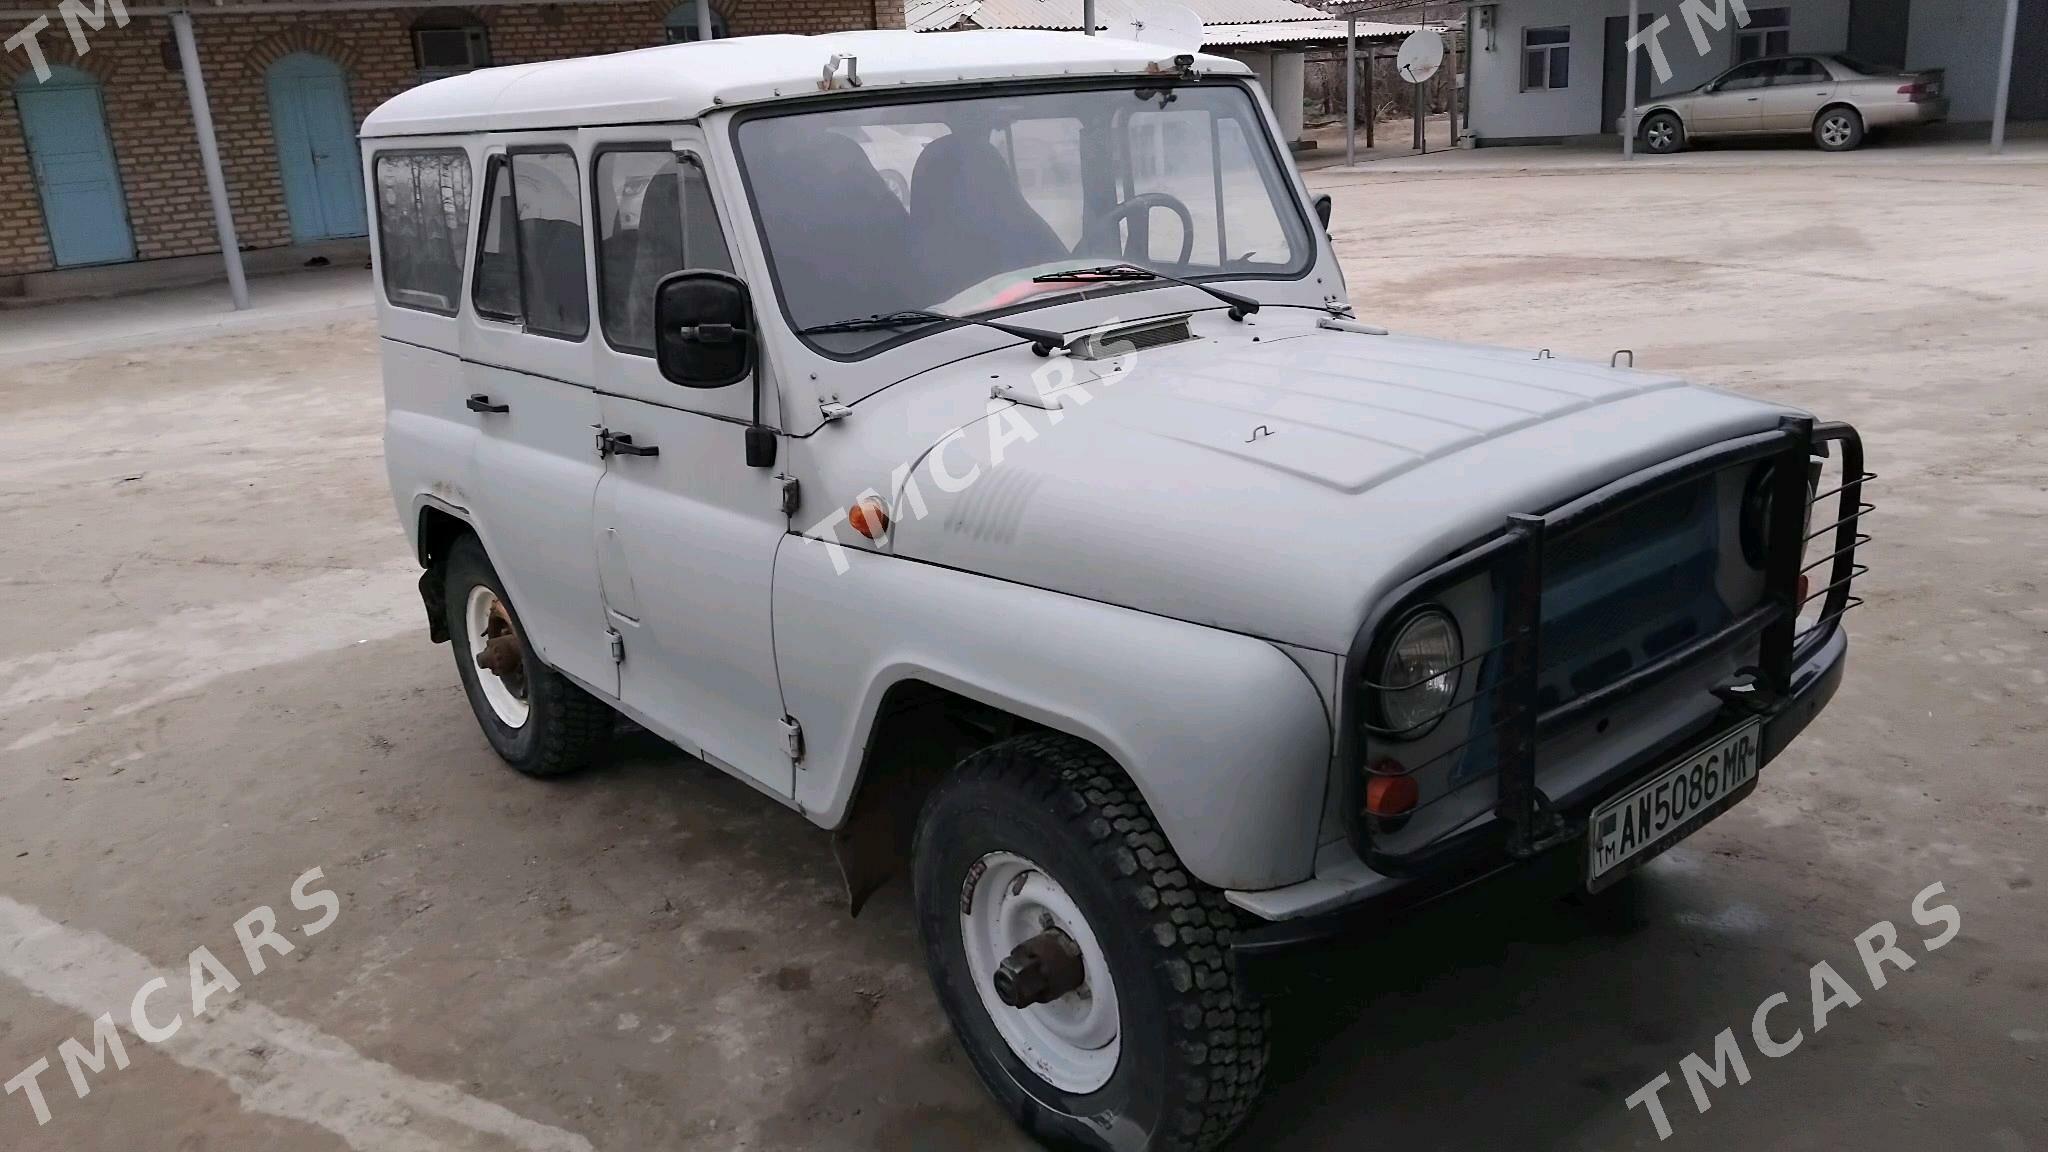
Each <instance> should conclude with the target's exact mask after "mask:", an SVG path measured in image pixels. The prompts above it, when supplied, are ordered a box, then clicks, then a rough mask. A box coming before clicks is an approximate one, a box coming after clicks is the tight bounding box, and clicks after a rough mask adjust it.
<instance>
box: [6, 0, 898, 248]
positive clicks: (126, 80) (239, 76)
mask: <svg viewBox="0 0 2048 1152" xmlns="http://www.w3.org/2000/svg"><path fill="white" fill-rule="evenodd" d="M422 7H425V6H424V5H422ZM669 7H670V5H669V4H667V3H663V2H661V0H652V2H649V0H623V2H621V3H618V4H603V5H589V6H582V5H578V6H548V5H508V6H495V7H481V8H477V9H474V10H473V11H474V12H475V14H476V15H477V16H478V18H479V19H481V20H482V21H483V23H484V24H485V25H486V26H487V27H488V28H489V29H490V46H491V59H492V61H493V62H494V63H497V64H517V63H523V62H526V61H532V60H545V59H553V58H557V57H565V56H580V55H590V54H595V53H603V52H617V51H622V50H625V49H629V48H639V47H645V46H647V45H650V44H659V43H661V42H662V41H663V39H664V32H663V18H664V17H665V16H666V14H667V12H668V9H669ZM717 7H718V10H719V12H720V13H721V14H722V15H723V16H724V17H725V19H726V23H727V27H728V29H729V30H730V31H731V33H732V34H733V35H748V34H752V33H761V32H830V31H838V30H841V29H846V28H866V27H870V26H872V24H873V23H874V22H875V21H876V20H877V17H878V16H879V22H880V23H881V24H882V25H883V26H885V27H899V28H900V27H902V25H903V4H902V0H721V2H720V3H718V5H717ZM50 9H51V26H50V27H49V28H47V29H45V30H44V31H43V32H42V34H41V35H40V36H39V37H38V42H39V43H40V44H41V46H42V48H43V52H44V54H45V56H46V57H47V58H48V59H49V60H50V62H51V63H53V64H57V63H66V64H71V65H73V66H75V67H78V68H81V69H83V70H85V71H87V72H90V73H92V74H93V75H95V76H97V77H99V78H100V82H101V89H102V97H103V100H104V103H105V105H106V114H107V131H108V135H109V137H110V138H111V140H112V142H113V148H114V156H115V160H116V162H117V164H118V166H119V168H120V172H121V178H122V182H123V185H124V187H125V189H126V193H127V199H128V216H129V220H130V223H131V225H132V227H133V229H134V233H135V245H136V253H137V256H138V258H140V259H143V260H154V259H162V258H165V257H173V256H194V255H202V254H207V253H212V252H218V251H219V250H220V246H219V241H218V239H217V238H216V236H215V233H214V228H213V215H212V208H211V205H210V203H209V201H208V199H207V192H206V180H205V176H204V173H203V172H202V171H201V168H200V163H199V148H198V144H197V142H196V141H195V139H194V137H193V131H192V115H191V110H190V108H189V107H188V105H187V103H186V100H185V86H184V79H183V77H182V75H181V74H180V73H179V72H178V71H176V70H175V69H174V68H170V67H166V63H165V61H166V57H165V52H166V50H167V49H166V45H167V44H168V42H169V41H170V38H171V31H170V25H169V22H168V20H166V19H164V18H162V17H144V16H136V17H133V18H132V19H131V20H130V22H129V24H128V26H127V27H126V28H117V27H116V26H115V25H114V24H113V23H112V22H111V20H109V22H108V23H107V25H106V27H104V28H103V29H101V30H100V31H97V32H94V31H92V30H91V29H90V28H89V27H88V28H86V29H85V31H86V33H87V40H88V44H89V46H90V51H88V52H87V53H86V54H85V55H84V56H82V57H78V56H75V55H74V53H73V49H72V46H71V41H70V36H69V35H68V34H67V32H66V31H65V26H64V22H63V21H62V20H61V19H60V18H58V17H57V16H56V5H55V3H54V0H52V3H51V4H50ZM419 14H420V9H392V8H382V9H369V10H353V11H337V12H335V13H333V14H331V15H330V14H324V13H312V14H262V13H254V14H252V13H242V12H221V11H217V10H216V11H208V10H207V9H205V8H200V9H198V10H197V12H196V14H195V16H194V17H193V24H194V28H195V31H196V33H197V38H198V42H199V56H200V62H201V65H202V66H203V67H204V68H205V71H206V83H207V88H208V95H209V97H210V99H211V102H212V105H213V117H214V125H215V130H216V132H217V134H218V136H219V139H220V148H221V162H222V167H223V169H224V170H225V173H226V176H227V184H228V198H229V201H230V203H231V204H232V205H233V207H234V213H235V226H236V228H237V230H238V233H239V236H240V240H241V243H242V246H243V247H244V248H268V247H275V246H280V245H286V244H289V243H291V221H290V218H289V217H288V216H287V214H286V209H285V200H284V187H283V183H282V181H281V179H280V175H279V171H278V163H277V148H276V143H275V141H274V139H273V137H272V135H271V127H270V104H269V96H268V90H267V88H266V86H265V73H264V69H265V68H266V67H267V66H268V65H269V64H270V63H271V62H273V61H275V60H277V59H278V58H279V57H282V56H285V55H288V54H290V53H292V52H300V51H305V52H314V53H318V54H320V55H324V56H327V57H329V58H331V59H333V60H334V61H336V62H337V63H339V64H340V65H341V66H342V69H343V71H344V72H346V73H347V75H348V81H349V98H350V103H351V105H352V107H353V111H354V114H355V119H356V121H357V123H361V121H362V118H363V117H364V116H366V115H368V114H369V113H370V111H371V110H372V109H374V108H376V107H377V105H378V104H381V103H382V102H383V101H385V100H387V99H389V98H390V97H391V96H393V95H395V94H397V93H398V92H400V91H402V90H404V89H406V88H409V87H411V86H412V85H414V84H415V83H417V82H418V76H417V74H416V72H415V69H414V64H413V51H412V40H411V35H410V27H411V24H412V22H413V20H414V19H416V18H417V17H418V16H419ZM22 27H23V25H22V22H19V21H14V22H8V21H0V41H4V40H5V39H7V38H8V37H11V36H13V35H15V33H16V32H17V31H19V30H20V29H21V28H22ZM172 59H175V56H173V57H172ZM29 68H30V65H29V61H28V58H27V57H26V55H25V54H23V53H22V52H20V51H13V52H4V53H0V277H5V276H10V275H19V274H22V273H32V272H42V271H47V270H49V269H50V268H51V267H52V261H51V254H50V247H49V239H48V235H47V232H46V227H45V224H44V222H43V210H42V203H41V200H40V198H39V197H38V196H37V193H36V188H35V183H34V177H33V175H32V173H31V171H30V165H29V158H28V152H27V143H26V140H25V138H24V136H23V133H22V126H21V121H20V116H19V111H18V109H17V106H16V102H15V99H14V94H13V83H14V80H15V78H16V76H17V75H19V74H21V73H23V72H26V71H28V70H29Z"/></svg>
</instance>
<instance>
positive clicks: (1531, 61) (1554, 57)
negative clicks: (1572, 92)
mask: <svg viewBox="0 0 2048 1152" xmlns="http://www.w3.org/2000/svg"><path fill="white" fill-rule="evenodd" d="M1571 86H1572V30H1571V29H1570V28H1525V29H1523V30H1522V90H1523V91H1524V92H1530V91H1540V90H1547V89H1551V88H1569V87H1571Z"/></svg>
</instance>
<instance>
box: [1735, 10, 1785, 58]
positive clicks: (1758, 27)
mask: <svg viewBox="0 0 2048 1152" xmlns="http://www.w3.org/2000/svg"><path fill="white" fill-rule="evenodd" d="M1791 50H1792V10H1791V9H1790V8H1752V9H1750V10H1749V23H1748V24H1745V25H1743V27H1742V30H1741V31H1739V32H1737V33H1736V34H1735V62H1736V63H1737V64H1741V63H1744V62H1746V61H1750V60H1755V59H1757V58H1758V57H1761V56H1783V55H1784V54H1785V53H1787V52H1790V51H1791Z"/></svg>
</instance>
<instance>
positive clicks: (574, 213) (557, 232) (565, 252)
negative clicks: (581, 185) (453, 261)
mask: <svg viewBox="0 0 2048 1152" xmlns="http://www.w3.org/2000/svg"><path fill="white" fill-rule="evenodd" d="M473 299H474V300H475V302H476V310H477V311H478V312H479V313H481V314H483V315H485V316H489V317H492V318H493V319H497V320H507V321H515V322H518V323H520V324H522V325H524V327H525V328H526V330H527V331H528V332H531V333H533V334H535V335H538V336H551V337H554V338H556V339H559V340H581V339H583V337H584V336H585V335H586V334H588V333H589V331H590V287H589V281H588V279H587V278H586V277H585V275H584V263H583V205H582V200H581V198H580V197H579V196H578V194H577V185H576V158H575V157H574V156H572V155H570V154H569V153H568V152H566V151H559V152H557V151H547V152H514V153H512V154H511V155H509V156H505V157H498V158H495V159H493V160H492V162H491V167H490V171H489V175H488V177H487V179H486V181H485V187H484V219H483V227H482V229H481V230H480V231H479V235H478V238H477V260H476V285H475V287H474V289H473Z"/></svg>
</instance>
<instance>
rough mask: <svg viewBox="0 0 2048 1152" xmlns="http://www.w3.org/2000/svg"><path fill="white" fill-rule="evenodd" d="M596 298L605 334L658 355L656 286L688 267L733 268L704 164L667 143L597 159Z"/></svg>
mask: <svg viewBox="0 0 2048 1152" xmlns="http://www.w3.org/2000/svg"><path fill="white" fill-rule="evenodd" d="M596 186H597V195H596V207H595V211H596V213H597V222H598V230H599V231H598V245H597V300H598V316H599V317H600V319H601V321H602V323H603V325H604V336H605V339H606V340H608V341H610V342H611V345H612V347H614V348H617V349H618V350H619V351H621V352H638V353H642V354H644V355H649V356H651V355H653V354H654V288H655V285H657V284H659V283H661V278H662V277H664V276H666V275H668V274H669V273H671V272H675V271H679V270H681V269H684V268H712V269H716V270H718V271H720V272H730V271H732V256H731V254H730V253H728V252H727V251H726V246H725V233H724V231H723V230H721V229H720V228H719V226H718V213H717V212H716V210H715V209H714V208H713V207H712V203H711V189H710V185H709V184H708V183H707V182H706V180H705V177H704V166H703V165H702V164H701V163H699V162H698V161H697V159H696V157H694V156H691V157H687V158H685V159H683V160H680V161H679V160H678V159H677V158H676V154H675V153H674V152H673V151H670V150H669V149H668V148H667V147H666V146H659V147H655V146H650V147H647V148H628V149H611V150H607V151H605V152H602V153H600V154H599V155H598V158H597V180H596Z"/></svg>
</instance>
